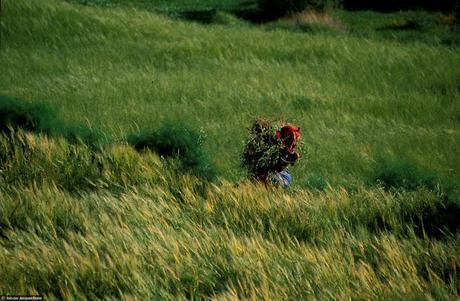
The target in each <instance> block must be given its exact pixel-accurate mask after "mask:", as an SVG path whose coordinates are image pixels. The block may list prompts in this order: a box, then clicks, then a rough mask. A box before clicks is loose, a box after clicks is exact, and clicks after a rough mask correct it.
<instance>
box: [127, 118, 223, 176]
mask: <svg viewBox="0 0 460 301" xmlns="http://www.w3.org/2000/svg"><path fill="white" fill-rule="evenodd" d="M205 138H206V136H205V134H204V133H203V132H198V131H196V130H194V129H192V128H190V127H188V126H186V125H185V124H183V123H181V122H176V121H167V122H165V123H163V124H162V125H161V126H160V127H159V128H157V129H155V130H144V131H141V132H139V133H137V134H131V135H130V136H129V137H128V139H127V140H128V143H129V144H131V145H132V146H133V147H134V148H135V149H136V150H138V151H144V150H151V151H153V152H155V153H157V154H158V155H160V156H161V157H163V158H168V159H176V160H177V162H178V164H179V167H180V168H181V169H183V170H185V171H188V172H191V173H192V174H194V175H196V176H198V177H200V178H203V179H206V180H213V179H214V178H215V176H216V171H215V168H214V165H213V164H212V162H211V158H210V156H209V154H208V153H207V152H206V150H205V148H204V143H205Z"/></svg>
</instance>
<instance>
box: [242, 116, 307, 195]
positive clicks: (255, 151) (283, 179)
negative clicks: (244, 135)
mask: <svg viewBox="0 0 460 301" xmlns="http://www.w3.org/2000/svg"><path fill="white" fill-rule="evenodd" d="M249 134H250V135H249V139H248V140H247V141H246V146H245V149H244V151H243V166H244V167H246V168H247V169H248V171H249V174H250V175H251V176H252V178H253V179H254V180H256V181H258V182H261V183H264V184H265V185H275V186H281V187H283V188H287V187H289V185H290V184H291V182H292V176H291V175H290V173H289V171H288V169H287V168H288V166H289V165H293V164H294V163H295V162H296V161H297V160H298V159H299V153H298V152H297V143H298V141H299V140H300V128H299V127H297V126H295V125H293V124H290V123H284V124H281V126H279V127H274V126H273V125H272V123H271V122H269V121H268V120H266V119H256V120H255V121H254V122H253V124H252V126H251V127H250V128H249Z"/></svg>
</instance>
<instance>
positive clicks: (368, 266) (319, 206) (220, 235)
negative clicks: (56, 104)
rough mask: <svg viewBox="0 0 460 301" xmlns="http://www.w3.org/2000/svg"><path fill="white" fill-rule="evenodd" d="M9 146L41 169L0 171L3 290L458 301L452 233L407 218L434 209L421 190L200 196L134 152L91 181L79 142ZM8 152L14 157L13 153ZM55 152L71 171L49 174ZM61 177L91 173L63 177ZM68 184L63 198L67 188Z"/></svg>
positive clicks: (219, 190) (237, 191) (154, 160)
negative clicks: (429, 230)
mask: <svg viewBox="0 0 460 301" xmlns="http://www.w3.org/2000/svg"><path fill="white" fill-rule="evenodd" d="M11 139H20V140H21V141H23V142H24V145H28V146H29V147H31V148H33V153H34V154H36V155H35V156H32V157H31V156H30V154H29V155H22V158H21V159H22V160H25V162H27V165H28V166H29V169H28V170H29V171H28V172H29V174H30V173H32V171H33V170H34V167H43V168H46V170H42V171H41V173H40V177H37V178H33V179H32V178H29V179H18V178H15V179H11V178H10V177H9V175H10V174H12V172H13V171H12V169H13V167H12V166H14V165H15V164H18V163H17V162H18V161H19V160H13V161H11V160H8V161H6V162H3V163H2V166H1V169H2V173H1V175H2V177H3V178H2V181H1V182H0V196H1V199H2V202H1V203H0V225H1V231H0V237H1V238H0V271H1V274H2V278H1V281H0V291H1V292H2V293H7V294H37V293H39V294H43V295H44V296H45V297H46V298H47V299H48V300H53V299H56V298H57V299H65V300H66V299H75V298H77V299H80V300H85V299H87V300H95V299H106V298H109V299H111V298H114V299H120V298H122V299H169V300H173V299H174V300H177V299H179V300H185V299H225V300H238V299H246V298H255V299H262V300H279V299H298V300H303V299H318V300H325V299H348V298H358V299H360V298H362V299H392V300H394V299H400V300H403V299H407V298H413V299H421V300H424V299H429V298H433V299H443V300H449V299H452V300H454V299H456V298H458V291H459V289H460V287H459V283H460V282H459V281H460V277H459V274H458V269H459V265H460V263H459V257H458V248H459V247H460V246H459V241H460V240H459V238H458V235H459V234H456V235H452V234H444V236H443V237H442V240H433V239H428V238H427V237H424V236H419V235H418V234H417V230H418V229H417V228H416V227H417V226H416V223H414V222H413V220H408V219H407V218H406V216H407V214H410V215H411V216H412V217H413V219H414V220H415V219H417V218H422V217H423V216H422V214H423V211H422V210H421V209H422V208H431V207H432V206H433V205H434V204H436V202H437V199H436V195H435V194H433V193H431V192H429V191H427V190H423V189H421V190H416V191H414V192H401V193H395V194H393V193H389V192H386V191H385V190H383V189H379V188H372V189H367V188H364V187H363V188H360V189H359V190H358V191H356V192H355V193H353V194H349V193H347V192H346V191H345V190H335V191H334V190H329V189H328V190H326V191H325V192H321V193H311V192H308V191H292V192H290V193H285V192H284V191H283V190H272V191H269V190H266V189H265V188H263V187H257V186H253V185H246V184H241V185H239V186H235V185H232V184H230V183H228V182H223V183H219V184H211V185H208V186H207V187H204V188H203V187H202V186H201V183H200V181H199V180H197V179H195V178H193V177H190V176H180V175H178V174H175V173H174V172H171V171H170V170H169V169H168V168H167V167H166V166H163V165H162V163H161V161H160V160H159V158H158V157H157V156H156V155H153V154H150V153H144V154H139V153H137V152H136V151H134V149H132V148H131V147H130V146H115V147H113V148H109V149H106V151H105V152H104V153H101V154H100V155H99V157H98V160H99V162H101V164H102V166H103V167H102V170H101V172H100V173H99V175H98V177H97V178H96V179H95V178H92V177H91V176H89V175H88V174H90V173H88V172H85V171H91V170H94V168H93V167H92V165H91V164H90V163H89V162H91V159H90V158H88V156H87V154H88V153H89V152H90V150H89V149H87V148H85V147H84V146H83V145H78V146H75V145H70V144H68V143H67V142H65V140H49V139H48V138H46V137H39V136H38V137H37V136H32V135H31V134H24V133H22V132H18V133H15V136H14V137H11V138H9V139H7V138H5V137H2V138H0V141H1V144H2V145H5V143H8V142H11ZM13 142H14V144H12V145H10V148H15V146H16V145H19V144H20V143H19V142H18V141H13ZM13 152H14V151H13ZM37 154H49V155H48V157H46V158H45V157H43V156H39V155H37ZM16 155H17V156H21V154H20V153H18V152H16ZM63 156H67V157H73V158H74V161H72V162H69V161H67V162H66V164H64V165H63V166H62V167H61V166H54V164H56V163H57V162H60V161H61V160H63ZM11 162H13V163H11ZM15 162H16V163H15ZM46 162H49V164H48V165H46ZM65 167H67V168H70V169H71V170H74V172H75V171H76V170H79V172H80V173H82V174H85V175H86V176H81V177H80V181H75V180H73V179H72V178H77V177H76V175H75V174H69V175H67V176H66V177H62V176H61V175H59V172H58V170H60V169H62V168H65ZM24 172H27V170H26V169H24ZM66 181H67V183H68V184H69V185H70V184H71V185H70V186H69V187H70V188H72V189H70V190H69V189H63V188H65V187H62V184H60V183H63V182H64V183H66Z"/></svg>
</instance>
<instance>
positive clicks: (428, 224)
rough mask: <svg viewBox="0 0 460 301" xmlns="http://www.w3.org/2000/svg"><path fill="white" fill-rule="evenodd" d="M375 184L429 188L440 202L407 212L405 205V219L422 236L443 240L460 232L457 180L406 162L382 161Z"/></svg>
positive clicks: (388, 188)
mask: <svg viewBox="0 0 460 301" xmlns="http://www.w3.org/2000/svg"><path fill="white" fill-rule="evenodd" d="M373 181H375V183H377V184H379V185H382V186H383V187H384V188H385V189H387V190H393V191H398V190H399V191H415V190H418V189H426V190H428V191H431V192H432V193H433V194H434V195H435V196H436V202H434V203H432V204H431V205H428V206H421V207H419V208H416V211H413V210H407V209H408V208H404V206H406V204H402V206H403V210H402V211H401V215H402V216H403V217H404V218H403V219H405V220H407V221H408V222H409V223H413V224H414V225H416V232H417V233H418V234H423V235H424V234H426V235H428V236H433V237H441V236H443V235H445V234H448V233H457V232H458V231H460V220H459V219H458V216H459V214H460V198H459V187H458V185H456V184H455V181H454V180H452V179H449V178H445V177H442V176H440V175H438V174H437V173H435V172H433V171H429V170H426V169H423V168H421V167H418V166H417V165H415V164H413V163H410V162H407V161H405V160H401V159H389V158H380V159H379V160H378V161H377V164H376V167H375V171H374V177H373ZM413 209H414V208H413Z"/></svg>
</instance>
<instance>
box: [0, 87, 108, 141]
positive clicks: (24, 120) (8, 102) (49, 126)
mask: <svg viewBox="0 0 460 301" xmlns="http://www.w3.org/2000/svg"><path fill="white" fill-rule="evenodd" d="M18 129H22V130H25V131H29V132H33V133H37V134H38V133H42V134H46V135H49V136H54V137H57V136H61V137H64V138H65V139H67V140H68V141H69V142H71V143H74V144H75V143H84V144H86V145H88V146H90V147H91V148H93V149H96V148H99V147H100V146H101V145H102V144H104V143H107V142H108V137H107V136H105V135H103V133H101V132H100V131H97V130H95V129H91V128H88V127H86V126H84V125H78V124H69V123H67V122H65V121H63V120H62V119H60V118H59V117H58V114H57V111H56V110H55V109H53V108H51V106H50V105H49V104H47V103H44V102H41V103H40V102H28V101H25V100H22V99H17V98H11V97H6V96H0V132H2V133H5V134H11V130H18Z"/></svg>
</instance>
